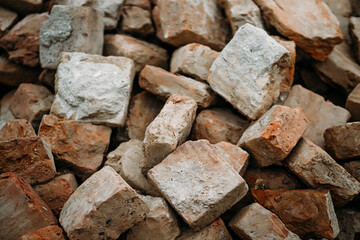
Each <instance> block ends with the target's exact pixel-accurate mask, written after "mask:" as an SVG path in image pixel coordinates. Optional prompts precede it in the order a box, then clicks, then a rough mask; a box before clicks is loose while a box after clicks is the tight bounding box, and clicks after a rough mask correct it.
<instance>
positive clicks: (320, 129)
mask: <svg viewBox="0 0 360 240" xmlns="http://www.w3.org/2000/svg"><path fill="white" fill-rule="evenodd" d="M284 105H285V106H288V107H301V108H302V109H303V110H304V112H305V116H306V118H307V119H308V120H309V122H310V125H309V126H308V128H307V129H306V131H305V133H304V138H307V139H309V140H311V141H312V142H313V143H315V144H316V145H318V146H319V147H322V148H323V147H325V140H324V137H323V134H324V132H325V130H326V129H327V128H330V127H332V126H337V125H344V124H345V123H346V122H347V121H348V120H349V119H350V113H349V112H348V111H347V110H346V109H344V108H342V107H339V106H335V105H334V104H332V103H331V102H330V101H325V100H324V98H323V97H322V96H320V95H318V94H316V93H314V92H312V91H310V90H308V89H306V88H303V87H302V86H300V85H295V86H293V87H292V89H291V91H290V94H289V96H288V97H287V99H286V100H285V102H284Z"/></svg>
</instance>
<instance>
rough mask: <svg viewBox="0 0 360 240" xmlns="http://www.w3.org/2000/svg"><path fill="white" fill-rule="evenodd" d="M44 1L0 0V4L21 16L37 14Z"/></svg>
mask: <svg viewBox="0 0 360 240" xmlns="http://www.w3.org/2000/svg"><path fill="white" fill-rule="evenodd" d="M43 1H44V0H16V1H14V0H1V4H2V5H4V6H5V7H7V8H9V9H12V10H14V11H15V12H18V13H21V14H24V15H25V14H29V13H33V12H39V11H40V10H41V6H42V4H43Z"/></svg>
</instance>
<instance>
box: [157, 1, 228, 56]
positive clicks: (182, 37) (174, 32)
mask: <svg viewBox="0 0 360 240" xmlns="http://www.w3.org/2000/svg"><path fill="white" fill-rule="evenodd" d="M152 14H153V18H154V22H155V25H156V30H157V32H156V36H157V37H158V38H159V39H160V40H162V41H164V42H166V43H169V44H171V45H174V46H176V47H180V46H183V45H186V44H188V43H200V44H203V45H206V46H209V47H211V48H212V49H214V50H217V51H219V50H221V49H222V48H223V47H224V46H225V45H226V41H227V35H228V28H227V26H226V25H225V19H224V18H223V16H222V13H221V11H220V8H219V7H218V6H217V1H216V0H198V1H192V0H180V1H179V0H158V1H157V3H156V6H155V7H154V9H153V12H152Z"/></svg>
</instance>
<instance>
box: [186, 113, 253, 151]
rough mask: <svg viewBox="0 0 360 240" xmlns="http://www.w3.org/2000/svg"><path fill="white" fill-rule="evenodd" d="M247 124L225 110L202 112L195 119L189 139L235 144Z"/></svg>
mask: <svg viewBox="0 0 360 240" xmlns="http://www.w3.org/2000/svg"><path fill="white" fill-rule="evenodd" d="M248 125H249V122H248V121H246V120H244V119H242V118H240V117H239V116H237V115H235V114H234V113H232V112H231V111H230V110H229V109H226V108H213V109H205V110H202V111H201V112H200V113H199V114H198V115H197V117H196V120H195V123H194V126H193V129H192V132H191V138H192V139H194V140H198V139H207V140H208V141H209V142H210V143H213V144H215V143H218V142H221V141H225V142H230V143H232V144H236V143H237V142H238V141H239V139H240V137H241V135H242V134H243V132H244V131H245V129H246V128H247V127H248Z"/></svg>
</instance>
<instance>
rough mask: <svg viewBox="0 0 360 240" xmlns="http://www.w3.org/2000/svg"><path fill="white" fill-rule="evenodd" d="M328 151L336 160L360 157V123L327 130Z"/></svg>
mask: <svg viewBox="0 0 360 240" xmlns="http://www.w3.org/2000/svg"><path fill="white" fill-rule="evenodd" d="M324 138H325V143H326V150H327V151H328V152H329V153H330V154H331V155H332V156H334V157H335V158H336V159H348V158H355V157H360V122H352V123H347V124H345V125H340V126H335V127H331V128H328V129H326V131H325V133H324Z"/></svg>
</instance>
